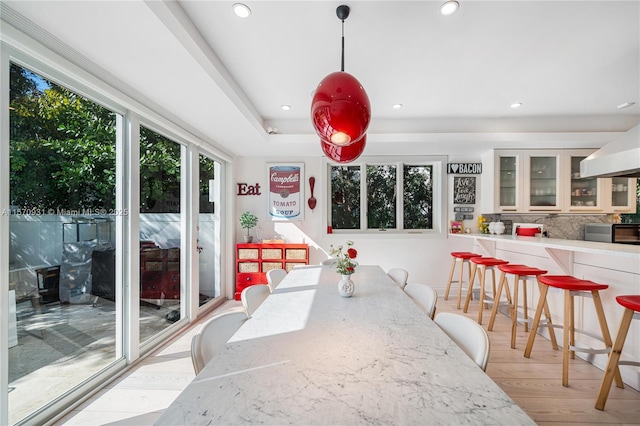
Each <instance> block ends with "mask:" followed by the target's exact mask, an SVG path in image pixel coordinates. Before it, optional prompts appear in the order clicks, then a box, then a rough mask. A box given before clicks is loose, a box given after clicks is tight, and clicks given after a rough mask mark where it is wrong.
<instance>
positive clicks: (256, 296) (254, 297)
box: [240, 284, 271, 318]
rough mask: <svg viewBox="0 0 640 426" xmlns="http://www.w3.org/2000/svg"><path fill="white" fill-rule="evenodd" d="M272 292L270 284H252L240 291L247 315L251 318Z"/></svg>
mask: <svg viewBox="0 0 640 426" xmlns="http://www.w3.org/2000/svg"><path fill="white" fill-rule="evenodd" d="M269 294H271V290H270V289H269V286H268V285H266V284H257V285H252V286H249V287H247V288H245V289H244V290H242V293H240V300H241V301H242V307H243V308H244V311H245V312H246V314H247V317H249V318H251V315H253V313H254V312H255V311H256V309H258V306H260V305H261V304H262V302H264V300H265V299H266V298H267V296H269Z"/></svg>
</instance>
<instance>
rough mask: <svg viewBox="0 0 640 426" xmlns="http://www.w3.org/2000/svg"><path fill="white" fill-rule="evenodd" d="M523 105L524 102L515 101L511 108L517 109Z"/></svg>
mask: <svg viewBox="0 0 640 426" xmlns="http://www.w3.org/2000/svg"><path fill="white" fill-rule="evenodd" d="M521 106H522V102H514V103H512V104H511V108H513V109H516V108H520V107H521Z"/></svg>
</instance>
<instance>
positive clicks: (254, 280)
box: [235, 272, 267, 300]
mask: <svg viewBox="0 0 640 426" xmlns="http://www.w3.org/2000/svg"><path fill="white" fill-rule="evenodd" d="M255 284H267V274H263V273H261V272H256V273H242V272H240V273H238V274H236V293H235V299H236V300H240V293H242V290H244V289H245V288H247V287H249V286H252V285H255Z"/></svg>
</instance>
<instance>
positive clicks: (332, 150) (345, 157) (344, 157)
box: [320, 135, 367, 163]
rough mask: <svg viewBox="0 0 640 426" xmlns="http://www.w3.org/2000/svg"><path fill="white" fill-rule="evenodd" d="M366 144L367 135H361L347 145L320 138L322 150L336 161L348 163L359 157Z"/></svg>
mask: <svg viewBox="0 0 640 426" xmlns="http://www.w3.org/2000/svg"><path fill="white" fill-rule="evenodd" d="M366 144H367V135H362V137H361V138H360V139H358V140H357V141H355V142H353V143H352V144H349V145H342V146H340V145H335V144H332V143H329V142H327V141H324V140H321V141H320V145H322V152H324V155H326V156H327V157H329V158H330V159H331V160H333V161H335V162H336V163H350V162H352V161H354V160H355V159H357V158H358V157H360V154H362V152H363V151H364V147H365V146H366Z"/></svg>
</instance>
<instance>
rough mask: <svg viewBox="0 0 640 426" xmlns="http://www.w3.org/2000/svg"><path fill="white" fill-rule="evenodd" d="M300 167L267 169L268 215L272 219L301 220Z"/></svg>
mask: <svg viewBox="0 0 640 426" xmlns="http://www.w3.org/2000/svg"><path fill="white" fill-rule="evenodd" d="M301 182H302V167H301V166H270V167H269V214H270V215H271V217H274V218H281V219H293V218H296V219H302V213H303V211H304V210H302V206H303V204H304V203H303V200H302V191H301V189H302V187H301Z"/></svg>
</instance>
